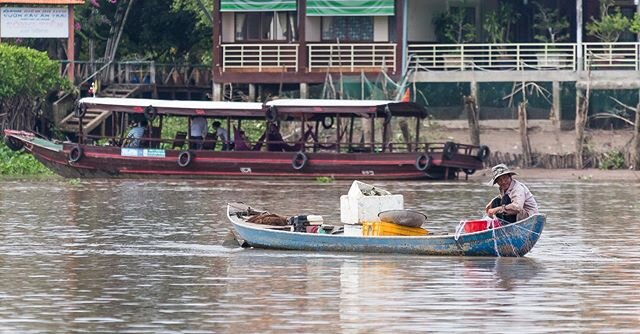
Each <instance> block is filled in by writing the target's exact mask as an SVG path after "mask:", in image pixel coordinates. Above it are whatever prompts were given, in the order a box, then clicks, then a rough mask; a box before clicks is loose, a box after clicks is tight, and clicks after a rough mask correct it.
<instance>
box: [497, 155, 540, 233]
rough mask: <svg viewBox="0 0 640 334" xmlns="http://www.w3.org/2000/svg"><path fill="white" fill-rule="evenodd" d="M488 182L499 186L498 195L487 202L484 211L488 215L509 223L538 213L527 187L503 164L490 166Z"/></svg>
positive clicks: (535, 203)
mask: <svg viewBox="0 0 640 334" xmlns="http://www.w3.org/2000/svg"><path fill="white" fill-rule="evenodd" d="M491 175H492V177H491V180H490V181H489V183H490V184H491V185H495V184H496V183H497V184H498V186H499V190H500V196H498V197H496V198H494V199H492V200H491V202H489V204H487V206H486V209H485V210H486V212H487V215H488V216H489V217H493V216H496V217H498V218H500V219H502V220H504V221H507V222H509V223H515V222H516V221H519V220H522V219H525V218H527V217H530V216H532V215H535V214H537V213H538V203H537V202H536V200H535V198H533V194H531V191H529V188H527V186H525V185H524V184H523V183H522V182H520V181H517V180H515V179H513V177H512V175H518V173H516V172H514V171H512V170H510V169H509V167H507V165H505V164H498V165H496V166H494V167H493V168H491Z"/></svg>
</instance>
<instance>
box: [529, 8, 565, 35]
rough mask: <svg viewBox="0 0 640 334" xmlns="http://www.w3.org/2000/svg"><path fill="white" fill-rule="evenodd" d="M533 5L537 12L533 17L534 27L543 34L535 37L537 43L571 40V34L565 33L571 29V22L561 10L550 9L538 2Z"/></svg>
mask: <svg viewBox="0 0 640 334" xmlns="http://www.w3.org/2000/svg"><path fill="white" fill-rule="evenodd" d="M533 5H534V6H535V7H536V10H537V11H536V13H535V15H534V16H533V20H534V22H535V23H534V24H533V27H534V28H535V29H536V30H539V31H540V32H541V34H537V35H535V37H534V38H535V39H536V40H537V41H540V42H543V43H557V42H562V41H564V40H567V39H568V38H569V34H567V33H563V32H565V31H566V30H567V28H569V21H568V20H567V18H566V17H565V16H562V15H561V14H560V10H559V9H555V10H554V9H550V8H547V7H544V6H543V5H541V4H540V3H538V2H533Z"/></svg>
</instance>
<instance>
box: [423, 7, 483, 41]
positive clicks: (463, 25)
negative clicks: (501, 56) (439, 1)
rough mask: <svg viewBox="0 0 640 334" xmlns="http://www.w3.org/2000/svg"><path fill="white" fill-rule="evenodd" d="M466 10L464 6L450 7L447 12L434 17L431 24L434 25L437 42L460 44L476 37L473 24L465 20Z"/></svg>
mask: <svg viewBox="0 0 640 334" xmlns="http://www.w3.org/2000/svg"><path fill="white" fill-rule="evenodd" d="M465 17H466V12H465V9H464V8H459V7H456V8H451V9H450V10H449V11H448V12H444V13H442V14H440V16H438V17H436V18H435V20H434V22H433V24H434V25H435V26H436V36H437V38H438V42H442V43H454V44H462V43H469V42H473V41H474V40H475V39H476V28H475V27H474V26H473V24H471V23H469V22H465Z"/></svg>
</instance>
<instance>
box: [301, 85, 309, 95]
mask: <svg viewBox="0 0 640 334" xmlns="http://www.w3.org/2000/svg"><path fill="white" fill-rule="evenodd" d="M300 98H301V99H308V98H309V85H308V84H307V83H306V82H301V83H300Z"/></svg>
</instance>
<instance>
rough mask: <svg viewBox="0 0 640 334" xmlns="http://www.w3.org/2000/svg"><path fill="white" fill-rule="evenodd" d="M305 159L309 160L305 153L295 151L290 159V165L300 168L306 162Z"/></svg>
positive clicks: (296, 168)
mask: <svg viewBox="0 0 640 334" xmlns="http://www.w3.org/2000/svg"><path fill="white" fill-rule="evenodd" d="M307 160H309V158H307V155H306V154H304V152H302V151H298V152H296V154H294V155H293V159H292V160H291V166H292V167H293V169H295V170H300V169H302V168H303V167H304V165H306V164H307Z"/></svg>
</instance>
